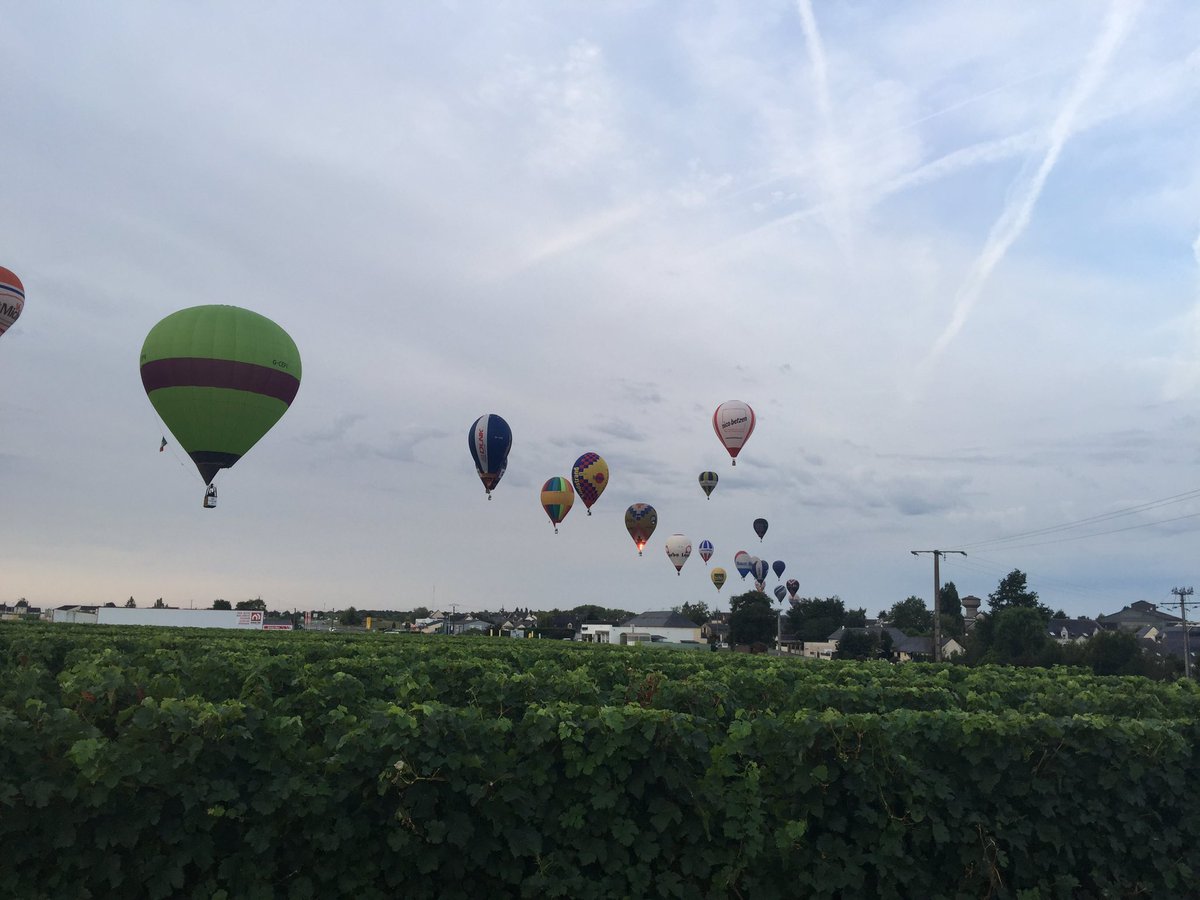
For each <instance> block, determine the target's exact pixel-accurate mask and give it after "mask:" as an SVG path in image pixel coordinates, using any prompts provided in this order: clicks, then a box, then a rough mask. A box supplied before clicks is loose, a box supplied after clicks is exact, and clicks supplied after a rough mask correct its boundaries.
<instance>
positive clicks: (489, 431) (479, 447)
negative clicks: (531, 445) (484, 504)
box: [467, 413, 512, 500]
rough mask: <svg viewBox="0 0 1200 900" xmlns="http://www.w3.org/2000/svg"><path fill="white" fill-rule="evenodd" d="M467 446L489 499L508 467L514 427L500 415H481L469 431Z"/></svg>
mask: <svg viewBox="0 0 1200 900" xmlns="http://www.w3.org/2000/svg"><path fill="white" fill-rule="evenodd" d="M467 446H468V447H469V448H470V450H471V459H473V460H474V461H475V471H476V472H477V473H478V474H479V480H480V481H482V482H483V489H484V490H485V491H487V495H488V499H489V500H491V499H492V488H494V487H495V486H496V485H497V484H499V483H500V479H501V478H503V477H504V470H505V469H506V468H507V467H508V451H509V449H510V448H511V447H512V429H511V428H509V427H508V423H507V422H505V421H504V420H503V419H502V418H500V417H499V416H497V415H495V414H493V413H489V414H488V415H484V416H480V417H479V418H478V419H476V420H475V424H474V425H472V426H471V430H470V431H469V432H467Z"/></svg>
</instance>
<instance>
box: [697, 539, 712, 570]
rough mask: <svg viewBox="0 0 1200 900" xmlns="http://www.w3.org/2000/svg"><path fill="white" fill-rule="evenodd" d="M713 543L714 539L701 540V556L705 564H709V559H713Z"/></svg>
mask: <svg viewBox="0 0 1200 900" xmlns="http://www.w3.org/2000/svg"><path fill="white" fill-rule="evenodd" d="M712 555H713V545H712V541H710V540H708V538H705V539H704V540H702V541H701V542H700V558H701V559H702V560H704V564H705V565H708V561H709V560H710V559H712Z"/></svg>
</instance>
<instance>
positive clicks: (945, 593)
mask: <svg viewBox="0 0 1200 900" xmlns="http://www.w3.org/2000/svg"><path fill="white" fill-rule="evenodd" d="M938 612H939V614H940V615H941V617H942V633H943V634H962V633H963V632H964V631H966V623H965V622H964V621H963V613H962V600H960V599H959V596H958V588H957V587H955V586H954V582H953V581H947V582H946V583H945V584H943V585H942V588H941V590H939V591H938Z"/></svg>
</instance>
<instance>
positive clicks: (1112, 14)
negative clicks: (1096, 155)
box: [921, 0, 1141, 372]
mask: <svg viewBox="0 0 1200 900" xmlns="http://www.w3.org/2000/svg"><path fill="white" fill-rule="evenodd" d="M1140 5H1141V0H1137V2H1129V3H1124V2H1121V0H1116V2H1114V3H1113V5H1112V6H1111V7H1109V10H1108V15H1107V17H1106V18H1105V21H1104V28H1103V30H1102V31H1101V32H1100V36H1099V38H1097V40H1096V44H1095V46H1093V47H1092V50H1091V52H1090V53H1089V54H1088V57H1087V60H1086V61H1085V62H1084V65H1083V69H1082V70H1081V71H1080V73H1079V78H1078V79H1077V80H1076V82H1075V86H1074V88H1073V89H1072V90H1071V93H1070V95H1069V96H1068V97H1067V100H1066V102H1065V103H1064V104H1063V106H1062V108H1061V109H1060V110H1059V111H1058V115H1057V116H1056V117H1055V119H1054V122H1053V124H1052V125H1051V126H1050V143H1049V146H1048V147H1047V148H1046V155H1045V156H1044V157H1042V162H1041V165H1039V166H1038V168H1037V171H1036V172H1034V174H1033V177H1032V178H1030V179H1029V180H1028V181H1026V182H1025V183H1024V184H1021V185H1018V186H1017V188H1016V190H1015V191H1014V193H1013V197H1012V199H1011V200H1010V201H1009V203H1008V205H1007V206H1006V207H1005V209H1004V210H1003V211H1002V212H1001V213H1000V217H999V218H998V219H997V220H996V224H995V225H993V226H992V230H991V233H990V234H989V235H988V238H987V242H986V243H985V244H984V247H983V251H982V252H981V253H980V254H979V257H978V258H977V259H976V260H975V263H974V264H973V265H972V266H971V269H970V271H969V272H968V273H967V278H966V281H965V282H964V283H963V285H962V287H961V288H959V290H958V296H957V297H956V298H955V304H954V314H953V316H952V317H951V319H950V323H949V324H948V325H947V326H946V329H945V330H944V331H943V332H942V333H941V335H940V336H939V337H938V339H937V341H936V342H935V343H934V345H933V349H932V350H931V351H930V352H929V355H928V356H927V357H926V358H925V361H924V362H923V363H922V366H921V370H922V371H923V372H928V371H929V369H931V368H932V366H933V364H934V363H935V362H936V361H937V359H938V357H939V356H941V354H942V353H943V352H945V350H946V348H947V347H948V346H949V345H950V342H951V341H953V340H954V338H955V337H957V336H958V333H959V332H960V331H962V328H963V325H964V324H966V321H967V316H968V315H970V313H971V310H972V309H973V308H974V306H975V303H976V301H978V299H979V295H980V293H981V292H982V291H983V287H984V285H985V284H986V283H987V280H988V278H989V277H990V276H991V274H992V272H993V270H995V268H996V266H998V265H999V264H1000V262H1001V260H1003V259H1004V256H1005V254H1007V253H1008V250H1009V248H1010V247H1011V246H1012V245H1013V243H1014V242H1015V241H1016V240H1017V238H1019V237H1020V236H1021V233H1022V232H1023V231H1024V230H1025V228H1026V226H1027V225H1028V224H1029V220H1030V218H1031V217H1032V215H1033V208H1034V206H1035V205H1036V204H1037V201H1038V198H1039V197H1040V196H1041V193H1042V188H1043V187H1044V186H1045V184H1046V179H1047V178H1048V177H1049V175H1050V172H1051V170H1053V168H1054V165H1055V163H1057V162H1058V157H1059V154H1060V153H1062V148H1063V146H1064V145H1065V144H1066V142H1067V140H1068V139H1069V138H1070V137H1071V134H1072V133H1073V130H1074V125H1075V118H1076V116H1077V115H1078V113H1079V110H1080V107H1082V106H1083V104H1084V102H1086V101H1087V99H1088V97H1090V96H1091V94H1092V92H1093V91H1094V90H1095V89H1096V86H1097V85H1098V84H1099V83H1100V81H1101V79H1102V78H1103V76H1104V73H1105V71H1106V70H1107V68H1108V65H1109V62H1110V61H1111V59H1112V56H1113V53H1114V52H1115V51H1116V49H1117V46H1118V45H1119V44H1120V43H1121V41H1122V39H1123V38H1124V37H1125V35H1126V33H1127V32H1128V31H1129V27H1130V25H1131V24H1132V23H1133V20H1134V18H1135V17H1136V14H1137V10H1138V8H1139V7H1140Z"/></svg>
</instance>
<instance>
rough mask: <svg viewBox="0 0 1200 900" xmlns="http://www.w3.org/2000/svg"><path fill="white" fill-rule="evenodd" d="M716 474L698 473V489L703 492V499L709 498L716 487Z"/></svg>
mask: <svg viewBox="0 0 1200 900" xmlns="http://www.w3.org/2000/svg"><path fill="white" fill-rule="evenodd" d="M717 481H718V478H717V473H716V472H701V473H700V489H701V490H703V491H704V496H705V497H711V496H712V492H713V488H715V487H716V486H717Z"/></svg>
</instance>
